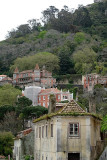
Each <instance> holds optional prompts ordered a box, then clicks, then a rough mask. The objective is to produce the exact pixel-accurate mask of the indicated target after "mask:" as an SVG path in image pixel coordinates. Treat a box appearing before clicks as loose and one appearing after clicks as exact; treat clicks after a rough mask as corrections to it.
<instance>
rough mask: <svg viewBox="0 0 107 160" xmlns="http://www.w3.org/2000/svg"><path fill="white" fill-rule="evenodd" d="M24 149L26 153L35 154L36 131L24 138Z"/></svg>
mask: <svg viewBox="0 0 107 160" xmlns="http://www.w3.org/2000/svg"><path fill="white" fill-rule="evenodd" d="M22 150H23V154H24V155H34V131H32V132H31V133H29V134H28V135H26V136H24V137H23V138H22Z"/></svg>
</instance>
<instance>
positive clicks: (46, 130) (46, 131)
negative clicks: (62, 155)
mask: <svg viewBox="0 0 107 160" xmlns="http://www.w3.org/2000/svg"><path fill="white" fill-rule="evenodd" d="M46 137H48V126H47V125H46Z"/></svg>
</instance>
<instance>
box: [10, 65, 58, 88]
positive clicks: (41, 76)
mask: <svg viewBox="0 0 107 160" xmlns="http://www.w3.org/2000/svg"><path fill="white" fill-rule="evenodd" d="M13 85H16V86H20V87H24V86H32V85H35V86H40V87H46V88H49V87H54V86H56V79H55V78H53V77H52V73H51V72H49V71H47V70H46V69H45V66H43V68H42V70H40V69H39V65H38V64H36V66H35V68H34V70H25V71H22V72H19V70H18V68H17V67H16V69H15V71H14V73H13Z"/></svg>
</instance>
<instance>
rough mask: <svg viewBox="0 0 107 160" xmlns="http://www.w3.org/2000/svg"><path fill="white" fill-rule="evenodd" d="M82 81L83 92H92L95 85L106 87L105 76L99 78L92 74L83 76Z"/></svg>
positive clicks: (106, 78) (106, 77) (106, 80)
mask: <svg viewBox="0 0 107 160" xmlns="http://www.w3.org/2000/svg"><path fill="white" fill-rule="evenodd" d="M82 79H83V80H82V81H83V88H84V91H93V89H94V86H95V85H96V84H101V85H102V86H104V87H107V76H100V75H98V74H95V73H92V74H87V75H85V76H83V78H82Z"/></svg>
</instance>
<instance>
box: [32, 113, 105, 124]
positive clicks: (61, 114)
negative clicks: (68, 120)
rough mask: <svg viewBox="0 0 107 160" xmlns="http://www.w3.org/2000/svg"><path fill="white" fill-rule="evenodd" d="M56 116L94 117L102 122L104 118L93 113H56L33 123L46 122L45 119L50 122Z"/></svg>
mask: <svg viewBox="0 0 107 160" xmlns="http://www.w3.org/2000/svg"><path fill="white" fill-rule="evenodd" d="M54 116H92V117H94V118H97V119H99V120H102V118H101V117H100V116H99V115H97V114H93V113H77V112H70V113H59V112H56V113H51V114H47V115H44V116H42V117H40V118H37V119H35V120H34V121H33V123H36V122H38V121H41V120H45V119H47V120H48V119H50V118H51V117H54Z"/></svg>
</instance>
